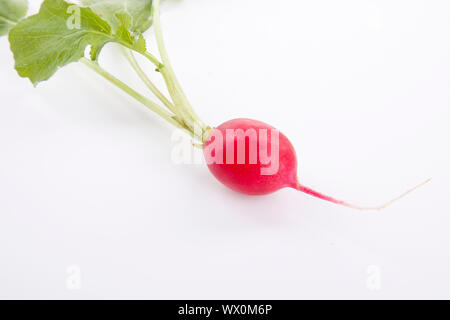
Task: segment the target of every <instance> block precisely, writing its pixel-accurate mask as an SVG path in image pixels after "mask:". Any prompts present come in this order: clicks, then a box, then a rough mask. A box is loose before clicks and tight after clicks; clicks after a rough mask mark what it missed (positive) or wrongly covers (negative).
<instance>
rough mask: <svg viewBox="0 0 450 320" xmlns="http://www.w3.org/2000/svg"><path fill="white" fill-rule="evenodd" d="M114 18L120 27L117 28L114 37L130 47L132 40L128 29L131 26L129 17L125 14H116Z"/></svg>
mask: <svg viewBox="0 0 450 320" xmlns="http://www.w3.org/2000/svg"><path fill="white" fill-rule="evenodd" d="M116 18H117V19H118V20H119V21H120V26H119V28H117V31H116V35H117V37H118V38H119V39H120V40H121V41H123V42H125V43H128V44H130V45H133V43H134V38H133V36H132V35H131V33H130V31H129V29H130V26H131V17H130V15H129V14H127V13H118V14H116Z"/></svg>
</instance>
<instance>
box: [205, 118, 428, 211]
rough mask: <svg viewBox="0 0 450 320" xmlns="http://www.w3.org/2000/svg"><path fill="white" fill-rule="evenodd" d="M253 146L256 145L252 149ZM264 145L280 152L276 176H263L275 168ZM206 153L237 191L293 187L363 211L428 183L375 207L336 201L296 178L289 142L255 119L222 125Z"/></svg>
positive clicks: (253, 192) (225, 181) (259, 192)
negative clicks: (240, 155)
mask: <svg viewBox="0 0 450 320" xmlns="http://www.w3.org/2000/svg"><path fill="white" fill-rule="evenodd" d="M261 130H264V131H263V132H267V138H266V136H264V138H263V139H262V140H263V141H261V136H259V135H258V132H260V131H261ZM233 133H234V134H233ZM274 134H277V135H278V138H277V139H271V136H273V135H274ZM239 145H241V149H242V150H241V152H243V154H244V156H245V161H244V163H239V161H238V152H237V151H238V146H239ZM252 145H253V146H254V147H253V150H252ZM263 145H264V146H265V145H267V146H268V147H267V149H268V150H269V151H268V152H267V153H269V152H270V151H272V152H273V151H274V150H277V151H276V152H278V157H272V160H275V161H278V162H279V163H278V164H277V165H276V167H277V168H278V170H276V172H275V173H274V174H273V175H267V174H262V173H261V172H262V170H263V169H264V168H267V166H269V165H273V163H265V162H264V161H262V159H261V158H260V153H259V152H260V151H261V149H262V148H261V146H263ZM203 152H204V156H205V159H206V163H207V164H208V168H209V170H210V171H211V173H212V174H213V175H214V176H215V177H216V178H217V180H219V181H220V182H221V183H223V184H224V185H226V186H227V187H229V188H231V189H232V190H235V191H237V192H240V193H244V194H249V195H265V194H269V193H272V192H275V191H278V190H280V189H283V188H293V189H296V190H298V191H302V192H304V193H307V194H309V195H312V196H314V197H317V198H320V199H323V200H326V201H330V202H333V203H335V204H339V205H343V206H347V207H351V208H355V209H361V210H362V209H366V210H379V209H382V208H385V207H387V206H388V205H390V204H392V203H393V202H394V201H396V200H398V199H400V198H401V197H403V196H405V195H407V194H408V193H410V192H412V191H413V190H415V189H417V188H418V187H420V186H421V185H423V184H425V183H427V182H428V181H429V180H427V181H425V182H423V183H422V184H420V185H418V186H417V187H415V188H413V189H411V190H409V191H407V192H405V193H404V194H402V195H400V196H399V197H397V198H395V199H394V200H391V201H389V202H387V203H385V204H383V205H380V206H376V207H360V206H355V205H352V204H349V203H347V202H344V201H341V200H336V199H334V198H332V197H329V196H326V195H323V194H321V193H319V192H317V191H314V190H312V189H310V188H308V187H305V186H303V185H302V184H300V182H299V181H298V178H297V157H296V155H295V150H294V147H293V146H292V144H291V142H290V141H289V139H288V138H286V136H285V135H284V134H282V133H281V132H278V130H276V129H275V128H273V127H272V126H270V125H268V124H265V123H263V122H261V121H257V120H252V119H234V120H230V121H227V122H225V123H223V124H221V125H220V126H218V127H217V128H216V129H215V130H211V132H210V133H209V136H208V137H207V140H206V143H205V147H204V149H203ZM230 153H232V156H231V157H228V158H231V159H230V161H228V162H227V156H228V155H229V154H230ZM252 153H253V154H255V155H256V156H255V157H256V159H257V161H256V162H254V163H253V164H252V163H250V156H251V154H252ZM241 162H242V161H241Z"/></svg>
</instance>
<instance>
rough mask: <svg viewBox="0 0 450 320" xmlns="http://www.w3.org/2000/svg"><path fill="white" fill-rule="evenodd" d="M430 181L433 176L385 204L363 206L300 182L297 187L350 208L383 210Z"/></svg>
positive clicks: (299, 189) (314, 195)
mask: <svg viewBox="0 0 450 320" xmlns="http://www.w3.org/2000/svg"><path fill="white" fill-rule="evenodd" d="M430 181H431V178H430V179H427V180H425V181H424V182H422V183H421V184H419V185H417V186H415V187H414V188H411V189H409V190H408V191H406V192H404V193H402V194H401V195H399V196H398V197H396V198H394V199H392V200H390V201H388V202H386V203H384V204H382V205H380V206H375V207H361V206H356V205H353V204H350V203H348V202H345V201H342V200H336V199H334V198H332V197H329V196H326V195H323V194H321V193H319V192H317V191H314V190H313V189H311V188H308V187H305V186H302V185H301V184H300V183H298V185H297V187H296V188H295V189H297V190H298V191H301V192H304V193H306V194H309V195H311V196H313V197H316V198H319V199H322V200H325V201H329V202H332V203H335V204H339V205H342V206H346V207H349V208H352V209H357V210H382V209H384V208H386V207H388V206H390V205H391V204H393V203H395V202H397V201H398V200H400V199H402V198H403V197H405V196H407V195H408V194H410V193H412V192H413V191H415V190H417V189H419V188H420V187H422V186H424V185H425V184H427V183H428V182H430Z"/></svg>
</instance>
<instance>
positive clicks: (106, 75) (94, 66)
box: [80, 58, 192, 135]
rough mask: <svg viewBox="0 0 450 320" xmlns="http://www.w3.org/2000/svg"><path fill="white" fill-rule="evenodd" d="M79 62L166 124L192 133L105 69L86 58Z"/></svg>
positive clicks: (169, 114)
mask: <svg viewBox="0 0 450 320" xmlns="http://www.w3.org/2000/svg"><path fill="white" fill-rule="evenodd" d="M80 61H81V62H82V63H83V64H84V65H86V66H87V67H88V68H90V69H91V70H93V71H94V72H96V73H97V74H99V75H101V76H102V77H103V78H105V79H106V80H108V81H109V82H111V83H112V84H114V85H115V86H116V87H118V88H119V89H121V90H122V91H124V92H126V93H127V94H129V95H130V96H131V97H133V98H134V99H136V100H137V101H139V102H140V103H142V104H143V105H144V106H146V107H147V108H149V109H150V110H152V111H153V112H155V113H156V114H158V115H159V116H160V117H161V118H163V119H165V120H166V121H167V122H169V123H170V124H172V125H173V126H175V127H177V128H179V129H183V130H185V131H187V132H188V133H189V134H191V135H192V133H191V132H190V131H189V130H187V129H186V128H185V127H183V125H182V124H180V123H179V122H178V121H177V120H176V119H175V118H174V116H173V115H172V114H171V113H169V112H167V111H166V110H164V109H163V108H162V107H161V106H159V105H158V104H156V103H154V102H153V101H151V100H150V99H148V98H146V97H144V96H143V95H141V94H140V93H138V92H137V91H136V90H134V89H132V88H131V87H129V86H128V85H126V84H125V83H123V82H122V81H121V80H119V79H117V78H116V77H114V76H113V75H112V74H110V73H109V72H107V71H106V70H105V69H103V68H102V67H100V65H99V64H98V63H96V62H93V61H91V60H89V59H86V58H81V60H80Z"/></svg>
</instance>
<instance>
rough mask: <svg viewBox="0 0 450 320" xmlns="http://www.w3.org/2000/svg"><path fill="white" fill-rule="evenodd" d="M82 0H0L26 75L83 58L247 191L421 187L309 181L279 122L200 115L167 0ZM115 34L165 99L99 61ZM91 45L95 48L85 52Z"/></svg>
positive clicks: (225, 179)
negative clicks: (165, 12) (179, 66)
mask: <svg viewBox="0 0 450 320" xmlns="http://www.w3.org/2000/svg"><path fill="white" fill-rule="evenodd" d="M80 2H81V5H76V4H72V3H69V2H67V1H65V0H44V1H43V3H42V5H41V8H40V10H39V13H37V14H35V15H32V16H29V17H24V15H25V13H26V8H27V0H20V3H19V2H18V1H17V0H2V1H1V2H0V12H4V15H5V14H6V18H7V21H8V23H7V24H4V25H0V34H6V33H8V38H9V42H10V47H11V50H12V52H13V55H14V59H15V69H16V70H17V72H18V74H19V75H20V76H22V77H27V78H29V79H30V81H31V82H32V83H33V84H34V85H37V84H38V83H40V82H42V81H45V80H48V79H49V78H50V77H51V76H53V74H54V73H55V72H56V71H57V70H58V69H59V68H61V67H63V66H65V65H67V64H69V63H72V62H75V61H80V62H82V63H83V64H84V65H86V66H87V67H88V68H90V69H91V70H92V71H94V72H96V73H97V74H98V75H100V76H101V77H103V78H104V79H106V80H107V81H109V82H110V83H111V84H113V85H115V86H116V87H117V88H119V89H121V90H122V91H124V92H125V93H127V94H128V95H130V96H131V97H133V98H134V99H136V100H137V101H139V102H140V103H142V104H143V105H144V106H146V107H147V108H149V109H150V110H152V111H153V112H155V113H156V114H157V115H159V116H160V117H161V118H163V119H164V120H166V121H167V122H168V123H170V124H171V125H173V126H175V127H176V128H179V129H181V130H183V131H185V132H187V133H188V134H189V135H190V136H191V137H192V140H193V144H194V145H201V146H202V147H203V152H204V155H205V158H206V161H207V164H208V167H209V169H210V171H211V172H212V174H213V175H214V176H215V177H216V178H217V179H218V180H219V181H220V182H222V183H223V184H225V185H226V186H228V187H230V188H231V189H233V190H235V191H238V192H241V193H245V194H250V195H265V194H269V193H272V192H275V191H277V190H279V189H281V188H286V187H290V188H294V189H296V190H299V191H302V192H305V193H307V194H310V195H313V196H315V197H317V198H321V199H323V200H327V201H330V202H333V203H336V204H340V205H344V206H348V207H352V208H357V209H381V208H384V207H385V206H387V205H389V204H391V203H392V202H393V201H395V200H397V199H398V198H400V197H402V196H404V195H406V194H407V193H409V192H411V191H412V190H414V189H415V188H414V189H412V190H409V191H408V192H406V193H404V194H403V195H401V196H400V197H398V198H396V199H394V200H393V201H390V202H388V203H386V204H384V205H382V206H377V207H372V208H362V207H358V206H354V205H351V204H349V203H347V202H344V201H340V200H336V199H334V198H331V197H328V196H325V195H323V194H320V193H318V192H316V191H314V190H312V189H310V188H308V187H305V186H303V185H302V184H300V183H299V181H298V178H297V158H296V154H295V150H294V147H293V146H292V144H291V143H290V142H289V140H288V139H287V138H286V136H284V135H283V134H282V133H280V132H279V131H278V130H276V129H275V128H273V127H271V126H269V125H267V124H265V123H263V122H259V121H256V120H251V119H235V120H231V121H228V122H225V123H224V124H222V125H220V126H218V127H217V128H215V129H214V128H211V127H209V126H207V125H206V124H205V123H204V122H203V121H202V120H201V119H200V118H199V116H198V115H197V113H196V112H195V111H194V109H193V108H192V106H191V105H190V103H189V101H188V99H187V97H186V94H185V93H184V91H183V89H182V88H181V85H180V83H179V81H178V79H177V77H176V75H175V72H174V70H173V68H172V66H171V64H170V61H169V56H168V54H167V50H166V48H165V45H164V40H163V36H162V30H161V21H160V9H159V7H160V0H153V1H152V0H148V1H142V0H128V1H109V2H108V3H107V4H105V1H103V0H80ZM151 26H153V31H154V34H155V39H156V46H157V48H158V51H159V57H160V58H158V57H157V56H156V55H154V54H152V53H150V52H149V51H148V50H147V45H146V41H145V38H144V36H143V33H144V32H145V31H146V30H147V29H149V28H150V27H151ZM110 42H113V43H116V44H118V45H120V46H121V47H122V48H123V53H124V57H125V58H126V59H127V60H128V62H129V63H130V65H131V67H132V68H133V69H134V71H135V72H136V74H137V75H138V76H139V78H140V79H141V80H142V81H143V83H144V84H145V85H146V86H147V87H148V89H149V90H150V91H151V92H152V93H153V95H154V97H156V98H157V99H158V100H159V102H155V101H153V100H151V99H149V98H147V97H145V96H144V95H142V94H141V93H139V92H137V91H136V90H134V89H133V88H131V87H130V86H128V85H127V84H125V83H124V82H122V81H121V80H119V79H118V78H116V77H115V76H113V75H112V74H110V73H109V72H107V71H106V70H105V69H103V68H102V67H101V66H100V64H99V55H100V52H101V51H102V49H103V47H104V46H105V44H107V43H110ZM87 47H90V54H89V55H87V56H85V51H86V49H87ZM134 54H139V55H141V56H143V57H144V58H146V59H147V60H148V61H150V62H151V63H152V64H154V65H155V67H156V69H155V70H156V71H157V72H158V73H159V74H160V75H161V76H162V78H163V80H164V83H165V85H166V88H167V92H168V94H169V97H166V96H165V95H164V94H163V92H162V91H160V90H159V89H158V88H157V86H156V85H155V84H154V83H153V82H152V81H151V80H150V78H149V77H148V76H147V74H146V73H145V72H144V70H143V69H142V68H141V66H140V65H139V64H138V62H137V60H136V58H135V56H134ZM235 149H236V150H235ZM235 151H236V152H235ZM426 182H427V181H426ZM421 185H422V184H421ZM416 188H417V187H416Z"/></svg>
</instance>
